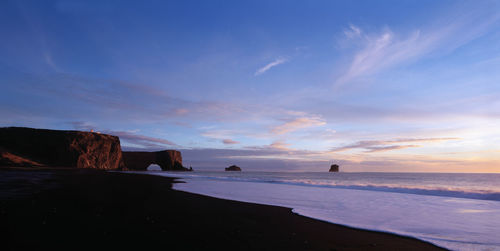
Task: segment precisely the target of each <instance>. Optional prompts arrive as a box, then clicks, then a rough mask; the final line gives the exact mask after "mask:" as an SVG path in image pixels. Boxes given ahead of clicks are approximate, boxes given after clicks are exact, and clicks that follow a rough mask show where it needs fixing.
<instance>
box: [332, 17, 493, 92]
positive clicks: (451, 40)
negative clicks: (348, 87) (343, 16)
mask: <svg viewBox="0 0 500 251" xmlns="http://www.w3.org/2000/svg"><path fill="white" fill-rule="evenodd" d="M498 19H499V15H498V14H494V15H484V13H482V12H480V11H477V10H474V8H470V13H467V15H464V14H463V13H458V14H457V13H454V14H452V15H450V16H448V17H447V18H443V19H442V20H440V21H438V22H436V24H434V25H433V26H428V27H424V28H423V29H415V30H413V31H412V32H409V33H407V35H405V34H404V33H403V32H400V33H395V32H393V31H392V30H391V29H389V28H385V29H383V30H382V32H380V33H378V34H367V33H365V32H363V30H361V29H360V28H358V27H357V26H354V25H352V24H350V25H349V28H348V29H345V30H344V36H345V38H347V39H350V40H353V39H360V40H361V42H362V43H363V46H362V47H361V49H360V50H358V51H357V52H356V53H355V54H354V55H353V57H352V60H351V62H350V66H349V67H348V68H347V70H346V71H345V72H344V73H343V74H342V75H340V77H338V78H337V80H336V85H343V84H346V83H348V82H351V81H355V80H358V79H360V78H363V77H367V76H371V75H373V74H376V73H379V72H381V71H382V70H384V69H387V68H390V67H394V66H397V65H400V64H406V63H410V62H413V61H415V60H417V59H420V58H422V57H424V56H426V55H429V54H431V53H434V52H437V53H448V52H451V51H452V50H454V49H456V48H458V47H460V46H462V45H464V44H466V43H468V42H469V41H472V40H473V39H475V38H477V37H479V36H481V35H483V34H484V33H485V32H486V30H487V29H488V28H489V27H490V26H492V25H493V24H495V23H496V22H497V21H498ZM450 20H453V21H450Z"/></svg>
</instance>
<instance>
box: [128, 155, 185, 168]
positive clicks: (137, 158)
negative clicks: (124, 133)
mask: <svg viewBox="0 0 500 251" xmlns="http://www.w3.org/2000/svg"><path fill="white" fill-rule="evenodd" d="M123 160H124V162H125V167H126V169H127V170H140V171H146V170H147V168H148V166H149V165H151V164H157V165H159V166H160V167H161V170H163V171H192V170H193V169H192V168H190V169H188V168H185V167H184V166H183V165H182V155H181V152H179V151H176V150H165V151H159V152H123Z"/></svg>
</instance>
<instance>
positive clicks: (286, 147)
mask: <svg viewBox="0 0 500 251" xmlns="http://www.w3.org/2000/svg"><path fill="white" fill-rule="evenodd" d="M269 147H271V148H273V149H278V150H283V151H289V150H291V149H290V144H287V143H285V142H284V141H274V142H273V143H272V144H271V145H269Z"/></svg>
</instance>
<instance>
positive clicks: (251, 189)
mask: <svg viewBox="0 0 500 251" xmlns="http://www.w3.org/2000/svg"><path fill="white" fill-rule="evenodd" d="M143 173H147V174H153V175H160V176H169V177H178V178H182V180H183V181H185V182H186V183H176V184H175V185H174V189H176V190H181V191H186V192H191V193H197V194H202V195H207V196H212V197H217V198H222V199H230V200H238V201H244V202H252V203H259V204H267V205H275V206H283V207H289V208H292V209H293V212H295V213H298V214H300V215H304V216H307V217H311V218H315V219H319V220H323V221H328V222H332V223H337V224H342V225H346V226H351V227H356V228H362V229H369V230H376V231H383V232H390V233H396V234H399V235H404V236H411V237H415V238H418V239H421V240H424V241H428V242H431V243H434V244H436V245H438V246H441V247H445V248H448V249H452V250H500V174H456V173H342V172H341V173H326V172H325V173H323V172H322V173H319V172H205V171H195V172H186V173H178V172H156V171H147V172H143Z"/></svg>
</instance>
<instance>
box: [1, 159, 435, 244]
mask: <svg viewBox="0 0 500 251" xmlns="http://www.w3.org/2000/svg"><path fill="white" fill-rule="evenodd" d="M172 182H176V181H175V180H174V179H172V178H166V177H159V176H150V175H141V174H128V173H115V172H104V171H97V170H83V169H79V170H77V169H68V170H65V169H59V170H55V169H42V170H32V171H25V170H16V169H0V225H1V226H2V230H1V231H2V233H1V235H2V236H4V237H7V238H5V241H4V242H3V244H2V246H4V247H7V250H28V249H30V250H63V249H64V250H92V249H99V250H100V249H113V250H116V249H127V250H130V249H138V250H162V249H167V250H229V249H231V250H442V249H440V248H439V247H436V246H434V245H432V244H429V243H426V242H423V241H419V240H416V239H413V238H408V237H402V236H398V235H393V234H388V233H380V232H374V231H366V230H359V229H354V228H349V227H345V226H341V225H336V224H331V223H327V222H322V221H318V220H314V219H311V218H307V217H303V216H300V215H297V214H294V213H292V211H291V209H289V208H283V207H275V206H267V205H258V204H252V203H244V202H237V201H229V200H222V199H217V198H211V197H207V196H202V195H196V194H190V193H186V192H181V191H175V190H172V188H171V187H172Z"/></svg>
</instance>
